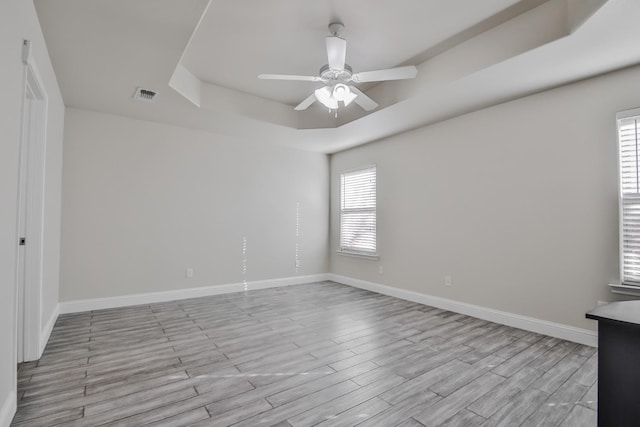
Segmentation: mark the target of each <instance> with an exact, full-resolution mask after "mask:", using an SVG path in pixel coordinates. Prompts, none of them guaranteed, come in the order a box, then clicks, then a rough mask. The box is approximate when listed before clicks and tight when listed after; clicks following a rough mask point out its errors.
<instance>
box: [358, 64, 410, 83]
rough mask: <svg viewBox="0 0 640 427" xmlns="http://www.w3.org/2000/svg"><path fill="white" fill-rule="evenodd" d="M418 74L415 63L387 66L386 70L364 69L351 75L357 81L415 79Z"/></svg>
mask: <svg viewBox="0 0 640 427" xmlns="http://www.w3.org/2000/svg"><path fill="white" fill-rule="evenodd" d="M417 75H418V69H417V68H416V67H414V66H413V65H409V66H406V67H397V68H387V69H386V70H376V71H363V72H362V73H355V74H354V75H353V76H351V80H353V81H354V82H356V83H366V82H381V81H385V80H404V79H413V78H415V77H416V76H417Z"/></svg>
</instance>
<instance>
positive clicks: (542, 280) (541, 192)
mask: <svg viewBox="0 0 640 427" xmlns="http://www.w3.org/2000/svg"><path fill="white" fill-rule="evenodd" d="M639 85H640V68H632V69H628V70H624V71H621V72H617V73H614V74H609V75H605V76H602V77H598V78H594V79H590V80H586V81H583V82H579V83H576V84H572V85H569V86H566V87H561V88H558V89H555V90H551V91H548V92H544V93H540V94H537V95H533V96H529V97H526V98H522V99H519V100H516V101H513V102H509V103H505V104H502V105H499V106H495V107H492V108H487V109H484V110H481V111H477V112H474V113H471V114H468V115H465V116H462V117H458V118H455V119H452V120H448V121H445V122H441V123H437V124H435V125H432V126H427V127H423V128H420V129H417V130H414V131H411V132H407V133H404V134H401V135H398V136H395V137H392V138H388V139H385V140H382V141H379V142H375V143H372V144H369V145H366V146H362V147H359V148H355V149H352V150H348V151H345V152H342V153H338V154H335V155H333V156H332V158H331V193H332V196H331V244H330V248H331V250H330V256H331V259H330V266H331V272H332V273H336V274H340V275H345V276H349V277H354V278H357V279H362V280H368V281H372V282H377V283H382V284H386V285H389V286H394V287H398V288H402V289H407V290H411V291H415V292H421V293H424V294H429V295H434V296H439V297H444V298H449V299H452V300H456V301H461V302H465V303H470V304H476V305H479V306H482V307H488V308H493V309H497V310H502V311H506V312H511V313H515V314H519V315H524V316H530V317H534V318H538V319H543V320H547V321H552V322H558V323H562V324H566V325H572V326H576V327H581V328H589V329H595V328H596V325H595V322H593V321H590V320H586V319H585V318H584V313H585V311H587V310H588V309H590V308H592V307H593V306H594V305H595V304H596V301H597V300H613V299H615V298H614V297H613V296H612V294H610V293H609V290H608V287H607V284H608V283H612V282H617V281H618V280H619V273H618V219H617V212H618V206H617V203H618V202H617V151H616V150H617V148H616V144H617V143H616V128H615V113H616V112H617V111H620V110H625V109H630V108H634V107H639V106H640V92H638V91H637V90H636V88H637V87H639ZM373 163H375V164H377V166H378V168H377V170H378V247H379V253H380V260H379V262H376V261H369V260H364V259H357V258H349V257H345V256H342V255H339V254H336V250H337V249H338V244H339V188H338V183H339V175H340V171H342V170H345V169H350V168H354V167H358V166H361V165H369V164H373ZM379 264H380V265H383V267H384V274H382V275H381V274H379V273H378V265H379ZM445 275H451V276H452V281H453V286H452V287H445V286H444V277H445Z"/></svg>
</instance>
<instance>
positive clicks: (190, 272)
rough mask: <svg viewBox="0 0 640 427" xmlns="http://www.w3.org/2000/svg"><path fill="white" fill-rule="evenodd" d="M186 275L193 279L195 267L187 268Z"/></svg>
mask: <svg viewBox="0 0 640 427" xmlns="http://www.w3.org/2000/svg"><path fill="white" fill-rule="evenodd" d="M184 275H185V277H186V278H187V279H191V278H192V277H193V268H187V269H186V270H185V272H184Z"/></svg>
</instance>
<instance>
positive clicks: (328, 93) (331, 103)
mask: <svg viewBox="0 0 640 427" xmlns="http://www.w3.org/2000/svg"><path fill="white" fill-rule="evenodd" d="M315 94H316V99H317V100H318V101H320V103H321V104H322V105H324V106H325V107H327V108H328V109H330V110H337V109H338V100H337V99H335V98H334V97H333V93H332V90H331V88H330V87H329V86H325V87H321V88H320V89H317V90H316V91H315Z"/></svg>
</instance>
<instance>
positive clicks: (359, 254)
mask: <svg viewBox="0 0 640 427" xmlns="http://www.w3.org/2000/svg"><path fill="white" fill-rule="evenodd" d="M336 252H337V253H338V255H343V256H350V257H353V258H362V259H369V260H372V261H377V260H379V259H380V256H379V255H378V254H365V253H362V252H349V251H340V250H338V251H336Z"/></svg>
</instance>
